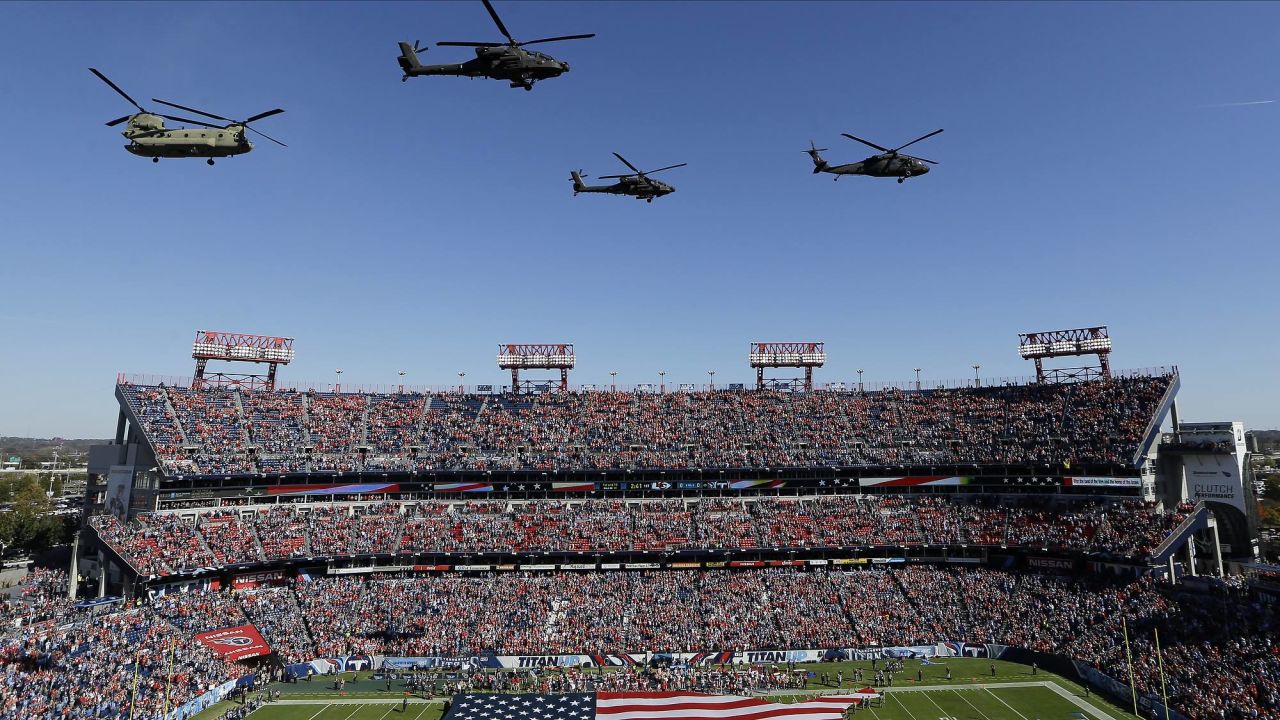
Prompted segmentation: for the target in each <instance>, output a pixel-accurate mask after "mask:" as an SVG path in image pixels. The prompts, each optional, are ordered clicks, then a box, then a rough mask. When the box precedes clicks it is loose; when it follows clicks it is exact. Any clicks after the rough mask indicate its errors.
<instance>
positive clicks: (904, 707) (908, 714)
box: [885, 693, 916, 720]
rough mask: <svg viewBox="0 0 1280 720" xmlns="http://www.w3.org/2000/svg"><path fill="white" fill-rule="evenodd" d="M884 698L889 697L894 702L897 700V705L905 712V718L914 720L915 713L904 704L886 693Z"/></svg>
mask: <svg viewBox="0 0 1280 720" xmlns="http://www.w3.org/2000/svg"><path fill="white" fill-rule="evenodd" d="M885 697H890V698H893V699H894V700H897V701H898V704H899V705H901V706H902V709H903V710H906V711H907V717H909V718H911V720H916V716H915V713H913V712H911V709H910V708H908V707H907V704H906V703H904V702H902V701H901V700H898V698H896V697H893V696H892V695H890V694H888V693H885Z"/></svg>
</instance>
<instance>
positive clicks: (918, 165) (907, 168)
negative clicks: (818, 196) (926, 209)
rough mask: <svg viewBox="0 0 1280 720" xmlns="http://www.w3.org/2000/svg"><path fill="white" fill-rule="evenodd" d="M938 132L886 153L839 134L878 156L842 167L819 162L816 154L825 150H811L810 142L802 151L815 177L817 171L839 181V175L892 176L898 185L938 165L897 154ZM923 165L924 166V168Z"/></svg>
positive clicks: (922, 159) (874, 146)
mask: <svg viewBox="0 0 1280 720" xmlns="http://www.w3.org/2000/svg"><path fill="white" fill-rule="evenodd" d="M940 132H942V130H941V129H939V130H934V131H933V132H931V133H929V134H928V135H921V136H920V137H918V138H916V139H915V140H912V141H911V142H909V143H907V144H906V145H899V146H898V147H896V148H894V149H892V150H890V149H889V148H883V147H880V146H879V145H877V144H875V143H873V142H867V141H866V140H863V139H862V138H860V137H854V136H852V135H850V134H849V133H841V135H844V136H845V137H847V138H849V139H850V140H856V141H858V142H860V143H862V144H863V145H869V146H870V147H873V148H875V149H877V150H879V151H880V153H881V154H880V155H872V156H871V157H869V158H867V159H866V160H862V161H859V162H855V163H846V164H844V165H829V164H827V161H826V160H823V159H822V156H821V155H819V154H818V153H820V152H826V151H827V149H826V148H820V147H814V146H813V141H812V140H810V141H809V149H808V150H805V152H806V153H808V154H809V157H810V158H812V159H813V172H814V174H815V175H816V174H817V173H820V172H825V173H831V174H833V175H835V176H836V178H835V179H836V180H839V179H840V176H841V175H870V176H871V177H896V178H898V182H899V183H901V182H902V181H903V180H906V179H907V178H909V177H915V176H917V175H924V174H925V173H927V172H929V165H937V164H938V163H936V162H934V161H932V160H925V159H924V158H920V157H915V156H914V155H907V154H905V153H900V152H898V151H899V150H902V149H903V148H905V147H908V146H910V145H915V144H916V143H918V142H920V141H921V140H924V139H927V138H931V137H933V136H934V135H937V134H938V133H940ZM926 163H928V164H927V165H926Z"/></svg>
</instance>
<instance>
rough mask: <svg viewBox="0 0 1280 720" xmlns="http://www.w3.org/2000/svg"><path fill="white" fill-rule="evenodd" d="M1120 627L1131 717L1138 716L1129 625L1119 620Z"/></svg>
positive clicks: (1136, 689) (1123, 620)
mask: <svg viewBox="0 0 1280 720" xmlns="http://www.w3.org/2000/svg"><path fill="white" fill-rule="evenodd" d="M1120 627H1122V628H1124V655H1125V657H1126V658H1127V659H1128V660H1129V694H1130V696H1132V697H1133V715H1134V717H1141V716H1140V715H1138V686H1137V685H1136V684H1135V683H1134V681H1133V652H1132V651H1131V650H1130V649H1129V623H1128V622H1126V621H1125V619H1124V618H1123V617H1121V618H1120Z"/></svg>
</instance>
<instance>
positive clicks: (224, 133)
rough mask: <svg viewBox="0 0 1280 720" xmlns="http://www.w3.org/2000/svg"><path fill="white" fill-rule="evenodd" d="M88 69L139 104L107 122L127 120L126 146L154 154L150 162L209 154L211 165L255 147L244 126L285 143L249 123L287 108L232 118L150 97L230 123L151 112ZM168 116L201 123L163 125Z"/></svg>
mask: <svg viewBox="0 0 1280 720" xmlns="http://www.w3.org/2000/svg"><path fill="white" fill-rule="evenodd" d="M89 71H90V72H92V73H93V74H94V75H97V76H98V79H100V80H102V82H104V83H106V84H107V85H109V86H110V87H111V89H112V90H115V91H116V92H118V93H120V96H121V97H123V98H124V99H125V100H128V101H129V104H130V105H133V106H134V107H136V108H138V112H137V113H134V114H133V115H125V116H124V117H118V118H116V119H115V120H112V121H111V122H109V123H107V127H114V126H116V125H119V124H120V123H122V122H124V121H126V120H128V121H129V125H128V126H127V127H125V129H124V132H122V133H121V134H122V135H124V136H125V137H126V138H128V139H129V144H128V145H125V146H124V149H125V150H128V151H129V152H131V153H133V154H134V155H140V156H142V157H149V158H151V162H160V158H190V157H197V158H208V159H207V160H206V162H208V163H209V164H210V165H212V164H213V159H214V158H220V157H231V156H233V155H243V154H245V153H247V152H249V151H250V150H252V149H253V143H251V142H249V140H248V138H246V137H245V130H253V131H254V132H256V133H258V134H259V135H261V136H262V137H264V138H266V139H268V140H270V141H271V142H273V143H276V144H277V145H284V143H282V142H280V141H279V140H276V139H275V138H273V137H271V136H269V135H267V134H266V133H263V132H260V131H258V130H257V129H255V128H252V127H249V123H251V122H253V121H255V120H261V119H262V118H265V117H270V116H272V115H279V114H280V113H282V112H284V110H281V109H280V108H276V109H275V110H268V111H267V112H264V113H258V114H257V115H254V116H253V117H251V118H249V119H247V120H232V119H230V118H224V117H222V116H221V115H214V114H212V113H207V112H204V111H203V110H196V109H195V108H189V107H184V106H182V105H178V104H176V103H171V102H165V101H164V100H157V99H156V98H151V100H152V102H158V103H160V104H161V105H168V106H169V107H175V108H178V109H179V110H186V111H188V112H193V113H196V114H198V115H203V116H205V117H207V118H213V119H214V120H223V121H225V122H227V123H228V124H227V125H213V124H210V123H207V122H205V121H203V120H192V119H190V118H183V117H175V116H173V115H162V114H160V113H153V112H150V111H149V110H147V109H146V108H144V107H142V106H141V105H139V104H138V103H137V102H136V101H135V100H134V99H133V98H131V97H129V94H128V93H126V92H125V91H123V90H121V89H120V88H119V87H118V86H117V85H116V84H115V83H113V82H111V81H110V80H108V79H107V76H106V75H103V74H102V73H100V72H98V71H97V70H96V69H94V68H89ZM161 118H163V119H161ZM165 120H173V121H174V122H180V123H190V124H192V125H199V126H201V127H200V128H199V129H197V128H167V127H165V126H164V121H165Z"/></svg>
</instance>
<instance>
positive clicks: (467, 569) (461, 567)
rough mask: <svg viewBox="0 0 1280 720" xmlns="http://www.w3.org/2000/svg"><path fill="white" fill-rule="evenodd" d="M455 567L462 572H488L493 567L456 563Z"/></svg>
mask: <svg viewBox="0 0 1280 720" xmlns="http://www.w3.org/2000/svg"><path fill="white" fill-rule="evenodd" d="M453 567H454V569H455V570H460V571H462V572H488V571H490V570H492V569H493V566H492V565H454V566H453Z"/></svg>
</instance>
